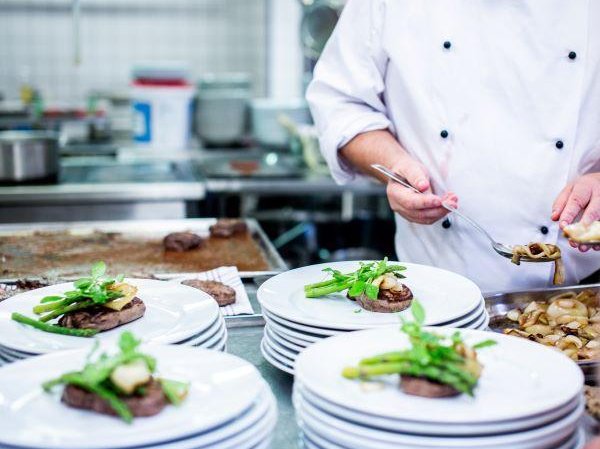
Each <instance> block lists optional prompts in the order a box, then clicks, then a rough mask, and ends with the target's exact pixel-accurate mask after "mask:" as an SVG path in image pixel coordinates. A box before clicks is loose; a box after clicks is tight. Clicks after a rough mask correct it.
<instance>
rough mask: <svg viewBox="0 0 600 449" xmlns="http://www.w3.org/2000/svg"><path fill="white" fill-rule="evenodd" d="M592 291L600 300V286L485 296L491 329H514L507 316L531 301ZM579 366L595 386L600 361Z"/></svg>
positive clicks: (580, 286)
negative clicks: (562, 293) (563, 294)
mask: <svg viewBox="0 0 600 449" xmlns="http://www.w3.org/2000/svg"><path fill="white" fill-rule="evenodd" d="M583 290H592V291H594V292H596V294H597V295H598V297H599V298H600V284H590V285H574V286H567V287H551V288H541V289H532V290H519V291H513V292H503V293H491V294H488V295H486V296H485V306H486V309H487V311H488V313H489V314H490V325H489V327H490V329H491V330H492V331H494V332H502V330H503V329H505V328H506V327H514V324H512V323H511V322H509V321H508V320H507V318H506V314H507V313H508V312H509V311H510V310H512V309H515V308H524V307H525V306H526V305H527V304H529V303H530V302H531V301H538V302H545V301H547V300H548V299H549V298H550V297H552V296H554V295H556V294H559V293H561V292H576V293H578V292H581V291H583ZM577 364H578V365H579V366H580V368H581V369H582V371H583V373H584V375H585V378H586V383H590V384H595V383H596V374H595V370H596V369H600V360H584V361H579V362H577Z"/></svg>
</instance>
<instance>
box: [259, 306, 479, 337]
mask: <svg viewBox="0 0 600 449" xmlns="http://www.w3.org/2000/svg"><path fill="white" fill-rule="evenodd" d="M486 314H487V312H486V310H485V307H483V306H481V307H478V308H476V309H475V310H474V311H473V312H472V313H470V314H469V315H467V316H466V317H464V318H461V319H459V320H457V321H452V322H450V323H443V324H438V325H436V327H437V326H440V327H441V326H443V327H454V328H461V327H462V328H466V329H469V328H471V329H475V328H478V326H479V325H481V324H482V323H483V320H484V316H485V315H486ZM263 315H264V316H265V317H267V318H268V319H270V320H272V321H275V322H276V323H278V324H280V325H282V326H286V327H288V328H289V329H293V330H297V331H298V332H303V333H307V334H309V335H312V336H318V338H324V337H331V336H332V335H339V334H341V333H344V332H348V331H347V330H339V329H327V328H323V327H316V326H307V325H304V324H301V323H296V322H294V321H290V320H286V319H285V318H282V317H279V316H277V315H275V314H273V313H271V312H269V311H267V310H266V309H265V310H263ZM399 325H400V319H398V326H399Z"/></svg>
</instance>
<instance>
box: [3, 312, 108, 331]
mask: <svg viewBox="0 0 600 449" xmlns="http://www.w3.org/2000/svg"><path fill="white" fill-rule="evenodd" d="M11 318H12V319H13V320H14V321H16V322H18V323H22V324H27V325H29V326H31V327H34V328H36V329H39V330H42V331H44V332H50V333H53V334H61V335H70V336H72V337H93V336H94V335H96V334H97V333H98V331H97V330H96V329H71V328H68V327H62V326H57V325H56V324H47V323H44V322H42V321H38V320H36V319H33V318H29V317H28V316H25V315H21V314H20V313H16V312H14V313H13V314H12V316H11Z"/></svg>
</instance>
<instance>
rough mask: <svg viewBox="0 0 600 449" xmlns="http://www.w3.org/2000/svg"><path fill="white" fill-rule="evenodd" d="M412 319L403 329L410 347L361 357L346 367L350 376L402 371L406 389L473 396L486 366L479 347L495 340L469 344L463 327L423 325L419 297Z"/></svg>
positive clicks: (427, 393) (424, 393)
mask: <svg viewBox="0 0 600 449" xmlns="http://www.w3.org/2000/svg"><path fill="white" fill-rule="evenodd" d="M411 312H412V315H413V321H407V320H404V319H403V320H402V327H401V331H402V332H404V333H405V334H406V335H408V337H409V340H410V343H411V347H410V348H409V349H405V350H402V351H396V352H388V353H385V354H378V355H375V356H373V357H368V358H365V359H362V360H361V361H360V362H359V364H358V366H353V367H347V368H345V369H344V370H343V372H342V375H343V376H344V377H345V378H347V379H362V380H369V379H373V378H376V377H378V376H385V375H390V374H399V375H400V388H401V389H402V391H404V393H406V394H410V395H415V396H423V397H427V398H443V397H451V396H458V395H460V394H462V393H465V394H467V395H469V396H473V395H474V392H475V388H476V387H477V384H478V382H479V377H480V376H481V372H482V370H483V366H482V365H481V363H480V362H479V361H478V360H477V350H478V349H481V348H485V347H487V346H492V345H494V344H496V342H495V341H493V340H484V341H482V342H480V343H477V344H475V345H473V346H472V347H470V346H468V345H467V344H466V343H465V342H464V341H463V340H462V338H461V335H460V331H456V332H455V333H454V334H453V335H452V336H451V337H445V336H443V335H438V334H435V333H432V332H427V331H425V330H424V329H423V323H424V322H425V311H424V309H423V307H422V306H421V304H420V303H419V302H418V301H413V303H412V305H411Z"/></svg>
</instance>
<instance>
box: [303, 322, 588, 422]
mask: <svg viewBox="0 0 600 449" xmlns="http://www.w3.org/2000/svg"><path fill="white" fill-rule="evenodd" d="M429 330H430V331H432V332H437V333H440V334H444V335H451V334H452V333H453V332H455V329H451V328H430V329H429ZM460 332H461V334H462V335H463V337H464V338H465V341H466V342H467V343H468V344H474V343H477V342H479V341H482V340H486V339H490V338H491V339H494V340H495V341H496V342H497V343H498V344H497V345H495V346H492V347H488V348H485V349H482V350H481V351H479V360H480V361H481V363H482V364H483V366H484V369H483V373H482V376H481V379H480V381H479V385H478V387H477V389H476V391H475V397H473V398H471V397H468V396H466V395H461V396H458V397H455V398H445V399H435V400H432V399H428V398H421V397H416V396H410V395H405V394H403V393H402V392H401V390H400V389H399V388H398V386H397V384H398V376H388V377H387V378H382V379H381V381H382V382H383V383H385V388H383V389H381V390H379V391H374V392H365V391H364V388H362V387H361V385H360V382H358V381H353V380H348V379H345V378H343V377H342V375H341V372H342V370H343V368H344V367H346V366H352V365H356V364H357V363H358V362H359V361H360V359H362V358H365V357H368V356H373V355H374V354H379V353H383V352H388V351H395V350H401V349H403V348H407V347H409V343H408V338H407V337H406V335H405V334H402V333H401V332H400V331H399V330H398V329H397V328H396V327H393V328H386V329H371V330H365V331H359V332H349V333H345V334H342V335H338V336H335V337H330V338H327V339H324V340H322V341H320V342H319V343H316V344H314V345H312V346H310V347H309V348H307V349H305V350H304V351H303V352H302V353H301V354H300V355H299V357H298V358H297V360H296V365H295V371H296V377H297V379H298V381H299V382H301V383H302V385H304V386H305V387H306V389H308V390H310V391H313V392H314V393H315V394H316V395H318V396H320V397H322V398H324V399H326V400H328V401H330V402H333V403H335V404H339V405H342V406H345V407H347V408H350V409H353V410H357V411H360V412H363V413H368V414H373V415H377V416H384V417H388V418H392V419H397V420H409V421H416V422H425V423H428V422H440V423H493V422H497V421H503V420H514V419H517V418H524V417H528V416H532V415H536V414H542V413H546V412H548V411H549V410H553V409H555V408H557V407H558V406H560V405H561V404H566V403H567V402H569V401H570V400H572V399H573V398H574V397H575V396H577V395H579V394H581V389H582V386H583V374H582V373H581V370H580V369H579V367H578V366H577V365H576V364H575V363H573V362H572V361H571V360H570V359H568V358H567V357H565V356H564V355H562V354H560V353H558V352H557V351H554V350H553V349H550V348H547V347H545V346H543V345H540V344H536V343H534V342H530V341H528V340H524V339H522V338H517V337H511V336H508V335H502V334H492V333H488V332H483V331H478V330H470V329H463V330H461V331H460ZM557 385H560V386H561V388H557V387H556V386H557Z"/></svg>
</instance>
